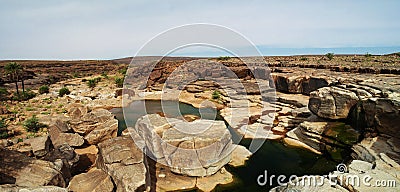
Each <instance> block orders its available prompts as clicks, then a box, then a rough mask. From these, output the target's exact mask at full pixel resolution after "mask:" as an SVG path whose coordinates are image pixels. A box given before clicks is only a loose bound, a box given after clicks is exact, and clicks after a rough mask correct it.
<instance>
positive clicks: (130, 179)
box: [96, 136, 148, 192]
mask: <svg viewBox="0 0 400 192" xmlns="http://www.w3.org/2000/svg"><path fill="white" fill-rule="evenodd" d="M98 147H99V155H98V158H97V162H96V164H97V167H98V168H100V169H102V170H103V171H105V172H106V173H107V174H109V175H110V176H111V177H112V179H113V181H114V183H115V184H116V187H117V189H116V191H117V192H122V191H142V190H145V189H146V188H147V185H148V183H146V177H148V173H147V170H146V166H145V165H144V155H143V153H142V151H141V150H140V149H138V148H137V146H136V145H135V143H134V142H133V140H132V138H130V137H129V136H122V137H116V138H112V139H109V140H106V141H103V142H101V143H99V144H98Z"/></svg>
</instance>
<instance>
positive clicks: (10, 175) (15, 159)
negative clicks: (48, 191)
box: [0, 149, 66, 187]
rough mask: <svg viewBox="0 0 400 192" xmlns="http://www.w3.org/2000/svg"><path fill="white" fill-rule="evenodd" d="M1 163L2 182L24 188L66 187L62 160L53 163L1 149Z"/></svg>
mask: <svg viewBox="0 0 400 192" xmlns="http://www.w3.org/2000/svg"><path fill="white" fill-rule="evenodd" d="M0 161H1V166H0V175H2V182H6V183H7V182H8V183H15V184H17V185H18V186H23V187H37V186H44V185H56V186H60V187H65V185H66V183H65V181H64V178H63V174H62V173H61V169H62V167H63V162H62V161H61V160H57V161H55V162H54V163H53V162H49V161H43V160H38V159H34V158H31V157H27V156H25V155H24V154H22V153H19V152H16V151H10V150H6V149H0Z"/></svg>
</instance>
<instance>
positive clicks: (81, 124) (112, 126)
mask: <svg viewBox="0 0 400 192" xmlns="http://www.w3.org/2000/svg"><path fill="white" fill-rule="evenodd" d="M70 125H71V127H72V129H73V130H74V131H75V132H76V133H79V134H81V135H84V139H85V140H86V141H87V143H89V144H92V145H94V144H97V143H99V142H101V141H104V140H107V139H110V138H113V137H116V136H117V132H118V120H117V119H115V118H114V115H113V114H112V113H111V112H110V111H108V110H105V109H95V110H93V111H90V112H89V113H87V114H85V115H83V116H82V117H81V118H78V119H73V120H72V121H71V122H70ZM76 139H77V138H76ZM76 141H79V139H77V140H76ZM78 143H79V142H78Z"/></svg>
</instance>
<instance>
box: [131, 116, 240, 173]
mask: <svg viewBox="0 0 400 192" xmlns="http://www.w3.org/2000/svg"><path fill="white" fill-rule="evenodd" d="M135 130H136V131H137V133H138V135H139V136H140V137H141V138H142V141H144V142H145V145H146V149H148V150H149V152H150V154H151V155H153V157H155V158H156V159H159V160H160V159H161V160H162V161H164V162H163V163H165V164H167V165H168V166H169V167H170V169H171V171H172V172H175V173H179V174H184V175H189V176H208V175H212V174H214V173H216V172H217V171H218V170H219V169H221V168H222V167H223V166H224V165H225V164H227V163H228V162H229V161H230V159H231V152H232V150H233V145H232V140H231V135H230V133H229V131H228V129H227V128H226V125H225V123H224V122H223V121H212V120H195V121H193V122H186V121H183V120H179V119H168V118H163V117H161V116H159V115H157V114H151V115H146V116H143V117H141V118H140V119H139V120H138V121H137V123H136V126H135Z"/></svg>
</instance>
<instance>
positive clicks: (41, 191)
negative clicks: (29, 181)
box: [0, 185, 68, 192]
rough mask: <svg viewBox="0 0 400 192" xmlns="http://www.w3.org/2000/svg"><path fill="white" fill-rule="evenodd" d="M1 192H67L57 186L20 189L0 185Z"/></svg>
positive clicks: (19, 187)
mask: <svg viewBox="0 0 400 192" xmlns="http://www.w3.org/2000/svg"><path fill="white" fill-rule="evenodd" d="M0 191H3V192H67V191H68V190H67V189H66V188H61V187H57V186H40V187H21V186H16V185H0Z"/></svg>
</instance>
